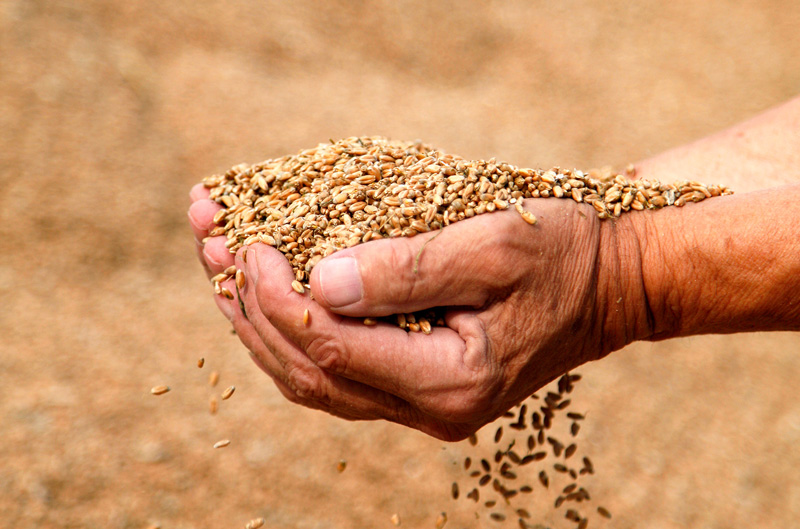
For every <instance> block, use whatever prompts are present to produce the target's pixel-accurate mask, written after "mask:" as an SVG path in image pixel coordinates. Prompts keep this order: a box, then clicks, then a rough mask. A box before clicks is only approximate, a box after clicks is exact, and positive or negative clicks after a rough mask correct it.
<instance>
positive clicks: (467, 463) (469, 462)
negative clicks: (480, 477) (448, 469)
mask: <svg viewBox="0 0 800 529" xmlns="http://www.w3.org/2000/svg"><path fill="white" fill-rule="evenodd" d="M470 466H472V459H470V458H469V457H468V458H466V459H465V460H464V470H469V467H470Z"/></svg>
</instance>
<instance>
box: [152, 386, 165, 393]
mask: <svg viewBox="0 0 800 529" xmlns="http://www.w3.org/2000/svg"><path fill="white" fill-rule="evenodd" d="M169 389H170V388H169V386H154V387H152V388H150V393H152V394H153V395H163V394H164V393H167V392H168V391H169Z"/></svg>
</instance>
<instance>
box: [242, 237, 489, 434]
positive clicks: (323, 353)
mask: <svg viewBox="0 0 800 529" xmlns="http://www.w3.org/2000/svg"><path fill="white" fill-rule="evenodd" d="M246 267H247V268H246V269H247V277H248V280H250V281H252V282H253V283H254V285H253V286H254V288H251V289H250V290H249V294H248V295H250V296H252V295H253V292H255V303H253V302H252V301H251V302H249V303H248V304H247V306H248V307H250V306H253V305H254V308H253V310H254V311H255V310H258V311H259V312H260V313H261V314H263V316H265V317H266V319H267V320H268V321H269V323H270V324H271V325H272V326H274V327H275V328H276V329H277V330H278V331H279V332H280V333H281V334H282V335H284V336H285V337H286V338H287V339H288V340H290V341H291V342H293V343H294V344H296V345H297V346H298V348H299V349H300V350H303V351H305V352H306V353H307V354H308V357H309V358H310V359H311V360H312V361H313V362H314V363H315V364H316V365H317V366H318V367H320V368H321V369H322V370H324V371H326V372H328V373H335V374H337V375H340V376H342V377H345V378H347V379H351V380H356V381H359V382H362V383H364V384H367V385H369V386H372V387H375V388H378V389H380V390H382V391H384V392H386V393H390V394H393V395H397V396H398V397H400V398H402V399H403V400H404V401H408V402H411V403H412V405H413V406H415V407H418V408H419V409H420V411H422V412H423V413H425V414H428V415H432V416H434V417H439V418H442V419H447V420H450V421H452V420H454V419H456V418H459V417H462V416H463V415H462V413H463V412H464V410H467V409H471V408H473V406H471V405H465V406H462V407H461V409H459V408H458V407H457V406H456V404H457V403H456V401H457V400H459V399H463V398H476V397H478V398H479V397H482V395H480V393H481V391H482V388H483V387H487V388H488V387H489V386H488V385H487V384H486V383H485V380H486V377H487V376H489V375H491V374H492V373H493V367H492V366H491V362H490V360H489V356H488V350H487V347H486V343H485V340H483V339H482V338H481V337H480V336H478V335H477V334H476V333H474V332H473V333H472V334H465V335H463V336H462V335H460V334H459V333H458V332H457V331H454V330H452V329H448V328H443V327H442V328H435V329H434V330H433V332H432V333H431V334H430V335H425V334H422V333H407V332H405V331H404V330H402V329H400V328H398V327H397V326H394V325H389V324H384V323H379V324H378V325H375V326H365V325H364V324H363V323H362V322H361V321H359V320H354V319H351V318H342V317H341V316H339V315H337V314H334V313H332V312H330V311H328V310H326V309H324V308H323V307H320V306H319V305H318V304H317V303H315V302H314V301H312V300H311V299H310V297H309V296H308V295H301V294H299V293H297V292H295V291H294V290H292V288H291V286H290V284H291V281H292V279H293V276H292V271H291V267H290V266H289V264H288V262H287V261H286V259H285V258H284V257H283V256H282V255H281V254H280V253H278V252H277V251H275V250H274V249H272V248H270V247H267V246H263V245H254V247H251V250H249V251H248V261H247V265H246ZM249 310H250V309H249V308H248V311H249ZM306 310H307V311H308V313H309V320H308V324H307V325H306V324H304V323H303V314H304V312H305V311H306ZM447 395H450V396H451V397H452V398H449V399H448V396H447Z"/></svg>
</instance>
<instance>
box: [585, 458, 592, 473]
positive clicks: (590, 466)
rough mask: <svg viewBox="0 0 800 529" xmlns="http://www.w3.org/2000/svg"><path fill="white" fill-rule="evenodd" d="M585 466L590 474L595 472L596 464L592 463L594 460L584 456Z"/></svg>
mask: <svg viewBox="0 0 800 529" xmlns="http://www.w3.org/2000/svg"><path fill="white" fill-rule="evenodd" d="M583 466H584V467H585V468H586V471H587V472H588V473H589V474H594V465H592V461H591V460H590V459H589V458H588V457H584V458H583Z"/></svg>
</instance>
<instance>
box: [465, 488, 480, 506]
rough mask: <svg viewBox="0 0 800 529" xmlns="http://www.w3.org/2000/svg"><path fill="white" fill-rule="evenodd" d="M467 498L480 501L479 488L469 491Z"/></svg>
mask: <svg viewBox="0 0 800 529" xmlns="http://www.w3.org/2000/svg"><path fill="white" fill-rule="evenodd" d="M467 498H469V499H471V500H473V501H475V502H476V503H477V501H478V489H472V490H471V491H470V492H469V494H467Z"/></svg>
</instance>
